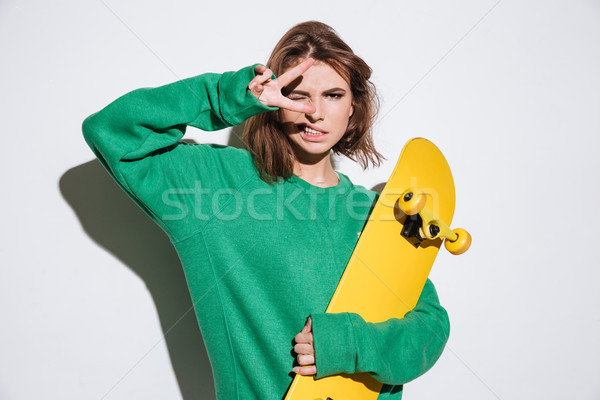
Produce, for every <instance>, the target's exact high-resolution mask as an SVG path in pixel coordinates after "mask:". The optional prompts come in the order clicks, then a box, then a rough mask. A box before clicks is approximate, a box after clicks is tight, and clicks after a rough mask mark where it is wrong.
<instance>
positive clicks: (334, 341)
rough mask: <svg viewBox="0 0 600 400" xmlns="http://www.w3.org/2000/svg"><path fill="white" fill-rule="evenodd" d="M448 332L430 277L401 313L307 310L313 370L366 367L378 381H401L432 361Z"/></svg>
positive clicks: (419, 372)
mask: <svg viewBox="0 0 600 400" xmlns="http://www.w3.org/2000/svg"><path fill="white" fill-rule="evenodd" d="M449 333H450V323H449V321H448V315H447V313H446V310H444V308H443V307H442V306H441V305H440V303H439V300H438V296H437V293H436V290H435V287H434V286H433V283H432V282H431V281H430V280H427V282H426V284H425V287H424V289H423V292H422V293H421V296H420V298H419V301H418V303H417V306H416V307H415V308H414V309H413V310H411V311H409V312H408V313H407V314H406V316H405V317H404V318H401V319H396V318H393V319H390V320H387V321H384V322H380V323H368V322H365V321H364V320H363V319H362V317H360V316H359V315H358V314H353V313H340V314H325V313H323V314H313V315H312V336H313V341H314V353H315V365H316V374H317V377H319V378H320V377H323V376H327V375H332V374H338V373H342V372H344V373H350V374H352V373H358V372H369V373H370V374H371V375H372V376H373V377H375V378H376V379H377V380H379V381H380V382H382V383H385V384H390V385H401V384H404V383H406V382H409V381H411V380H413V379H415V378H417V377H418V376H420V375H422V374H424V373H425V372H426V371H427V370H429V369H430V368H431V367H432V366H433V364H434V363H435V362H436V361H437V359H438V358H439V357H440V355H441V354H442V351H443V349H444V347H445V345H446V342H447V340H448V335H449Z"/></svg>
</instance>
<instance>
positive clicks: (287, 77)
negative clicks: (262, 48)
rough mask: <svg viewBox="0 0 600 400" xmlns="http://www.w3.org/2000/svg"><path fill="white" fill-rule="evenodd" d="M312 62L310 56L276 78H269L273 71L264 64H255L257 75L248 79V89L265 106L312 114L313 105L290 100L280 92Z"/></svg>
mask: <svg viewBox="0 0 600 400" xmlns="http://www.w3.org/2000/svg"><path fill="white" fill-rule="evenodd" d="M313 62H314V60H313V59H312V58H307V59H306V60H304V61H302V62H301V63H300V64H298V65H296V66H295V67H294V68H292V69H289V70H288V71H286V72H285V73H283V74H281V76H279V77H277V78H276V79H271V78H272V77H273V71H271V70H270V69H268V68H267V67H265V66H264V65H257V66H256V67H255V68H254V72H255V73H256V74H257V75H256V76H255V77H254V79H252V80H251V81H250V84H248V89H250V92H251V93H252V94H253V95H254V97H256V98H257V99H258V101H260V102H261V103H263V104H264V105H266V106H269V107H279V108H285V109H287V110H290V111H297V112H301V113H306V114H312V113H314V112H315V111H316V109H315V107H314V106H313V105H311V104H307V103H303V102H297V101H293V100H290V99H288V98H287V97H285V96H284V95H283V94H282V93H281V89H283V88H284V87H285V86H286V85H288V84H289V83H290V82H293V81H294V80H295V79H296V78H298V77H299V76H300V75H302V74H303V73H304V71H306V70H307V69H309V68H310V66H311V65H312V64H313Z"/></svg>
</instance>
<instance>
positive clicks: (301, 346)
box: [294, 343, 315, 355]
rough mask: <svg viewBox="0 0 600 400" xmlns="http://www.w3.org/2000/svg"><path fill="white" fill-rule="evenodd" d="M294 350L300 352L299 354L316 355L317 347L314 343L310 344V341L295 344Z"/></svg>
mask: <svg viewBox="0 0 600 400" xmlns="http://www.w3.org/2000/svg"><path fill="white" fill-rule="evenodd" d="M294 351H295V352H296V354H299V355H302V354H310V355H314V354H315V348H314V347H313V345H312V344H309V343H296V345H295V346H294Z"/></svg>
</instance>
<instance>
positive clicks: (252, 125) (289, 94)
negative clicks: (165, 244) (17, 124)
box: [83, 21, 449, 399]
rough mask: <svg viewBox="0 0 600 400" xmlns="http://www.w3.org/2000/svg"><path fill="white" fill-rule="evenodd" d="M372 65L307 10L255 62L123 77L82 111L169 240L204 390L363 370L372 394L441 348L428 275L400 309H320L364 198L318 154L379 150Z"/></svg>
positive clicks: (252, 390)
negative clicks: (206, 368)
mask: <svg viewBox="0 0 600 400" xmlns="http://www.w3.org/2000/svg"><path fill="white" fill-rule="evenodd" d="M267 67H268V68H267ZM370 73H371V70H370V68H369V67H368V66H367V65H366V64H365V63H364V61H363V60H362V59H360V58H359V57H358V56H356V55H355V54H354V53H353V52H352V50H351V49H350V48H349V47H348V46H347V45H346V44H345V43H344V42H343V41H342V40H341V39H340V38H339V37H338V36H337V34H336V33H335V32H334V31H333V29H331V28H330V27H329V26H327V25H325V24H322V23H319V22H315V21H310V22H305V23H302V24H299V25H297V26H295V27H293V28H292V29H291V30H290V31H289V32H287V33H286V34H285V35H284V37H283V38H282V39H281V40H280V42H279V43H278V44H277V46H276V47H275V49H274V51H273V53H272V55H271V57H270V59H269V61H268V62H267V66H263V65H260V64H256V65H254V66H251V67H247V68H243V69H241V70H240V71H237V72H226V73H223V74H203V75H199V76H196V77H193V78H189V79H185V80H182V81H178V82H175V83H172V84H169V85H165V86H162V87H158V88H152V89H138V90H134V91H133V92H130V93H128V94H126V95H124V96H122V97H120V98H119V99H117V100H115V101H114V102H113V103H111V104H109V105H108V106H107V107H106V108H104V109H103V110H101V111H100V112H98V113H96V114H93V115H91V116H90V117H88V118H87V119H86V120H85V121H84V123H83V132H84V136H85V138H86V140H87V142H88V144H89V145H90V147H91V148H92V150H93V151H94V153H95V154H96V155H97V157H98V158H99V160H100V161H101V162H102V164H103V165H104V166H105V167H106V169H107V170H108V172H109V173H110V174H111V175H112V176H113V177H114V178H115V180H116V181H117V182H118V183H119V185H120V186H121V187H122V188H123V189H124V190H125V191H126V192H127V193H128V195H129V196H130V197H131V198H132V199H133V200H134V201H136V202H137V204H138V205H139V206H140V207H142V209H144V210H145V211H146V213H147V214H148V215H149V216H150V217H151V218H153V220H154V221H156V222H157V223H158V224H159V225H160V226H161V227H162V228H163V229H164V230H165V232H166V233H167V234H168V236H169V238H170V239H171V241H172V242H173V244H174V246H175V248H176V249H177V252H178V254H179V257H180V259H181V262H182V265H183V268H184V271H185V274H186V279H187V283H188V286H189V289H190V293H191V296H192V301H193V303H194V307H195V311H196V315H197V318H198V322H199V324H200V328H201V331H202V335H203V338H204V341H205V344H206V348H207V352H208V355H209V358H210V360H211V365H212V368H213V375H214V379H215V387H216V394H217V398H218V399H234V398H240V399H281V398H282V397H283V396H284V394H285V392H286V390H287V387H288V386H289V384H290V383H291V379H292V377H293V375H294V373H293V372H295V373H300V374H304V375H315V376H316V377H317V378H319V377H322V376H327V375H331V374H337V373H342V372H345V373H356V372H370V373H371V374H372V375H373V376H374V377H375V378H376V379H378V380H380V381H381V382H383V383H384V384H385V385H384V388H383V394H382V395H381V398H394V399H397V398H400V396H401V395H402V386H401V385H402V384H403V383H405V382H407V381H409V380H412V379H414V378H416V377H417V376H419V375H421V374H422V373H424V372H425V371H426V370H428V369H429V368H430V367H431V366H432V365H433V363H434V362H435V361H436V360H437V358H438V357H439V356H440V354H441V352H442V350H443V348H444V345H445V343H446V340H447V336H448V331H449V324H448V319H447V315H446V312H445V310H444V309H443V308H442V307H441V306H440V305H439V302H438V298H437V295H436V292H435V289H434V287H433V285H432V283H431V282H430V281H428V282H427V284H426V286H425V289H424V291H423V294H422V295H421V298H420V299H419V303H418V305H417V307H416V308H415V309H414V310H413V311H411V312H410V313H408V314H407V315H406V317H405V318H403V319H400V320H398V319H393V320H388V321H385V322H382V323H376V324H371V323H366V322H365V321H364V320H363V319H362V318H361V317H360V316H359V315H356V314H352V313H342V314H325V313H324V310H325V308H326V306H327V304H328V301H329V299H330V298H331V295H332V294H333V291H334V290H335V287H336V285H337V283H338V280H339V278H340V276H341V274H342V272H343V270H344V268H345V266H346V263H347V261H348V260H349V258H350V255H351V253H352V250H353V248H354V245H355V244H356V241H357V239H358V235H359V234H360V232H361V230H362V227H363V225H364V223H365V221H366V219H367V217H368V214H369V211H370V209H371V207H372V205H373V204H374V201H375V200H376V193H374V192H372V191H369V190H366V189H365V188H363V187H361V186H355V185H353V184H352V183H351V182H350V180H349V179H348V177H346V176H345V175H343V174H341V173H336V172H335V171H334V169H333V167H332V164H331V152H332V151H333V152H335V153H339V154H344V155H346V156H348V157H350V158H352V159H354V160H358V161H359V162H361V164H362V165H363V167H366V165H367V164H368V163H373V164H377V163H378V162H379V160H380V155H379V154H378V153H377V152H376V151H375V149H374V147H373V144H372V136H371V126H372V122H373V119H374V116H375V110H376V97H375V93H374V89H373V86H372V84H371V83H370V82H369V80H368V79H369V77H370ZM246 120H247V121H246ZM244 121H246V125H245V130H244V134H243V139H244V140H245V142H246V144H247V146H248V150H241V149H235V148H231V147H227V146H219V145H197V144H188V143H185V142H181V141H180V139H181V137H182V136H183V134H184V132H185V130H186V127H187V126H188V125H189V126H194V127H197V128H200V129H203V130H206V131H214V130H219V129H223V128H226V127H229V126H233V125H238V124H240V123H242V122H244ZM292 339H294V347H293V349H292ZM292 350H293V351H292ZM292 368H293V372H292Z"/></svg>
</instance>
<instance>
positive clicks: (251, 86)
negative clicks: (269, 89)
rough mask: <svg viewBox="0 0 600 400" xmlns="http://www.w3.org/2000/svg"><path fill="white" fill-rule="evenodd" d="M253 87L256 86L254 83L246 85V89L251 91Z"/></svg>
mask: <svg viewBox="0 0 600 400" xmlns="http://www.w3.org/2000/svg"><path fill="white" fill-rule="evenodd" d="M254 86H256V82H250V84H249V85H248V89H250V90H252V88H253V87H254Z"/></svg>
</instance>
